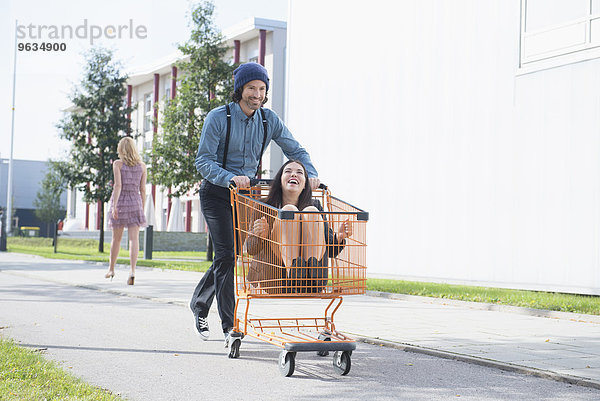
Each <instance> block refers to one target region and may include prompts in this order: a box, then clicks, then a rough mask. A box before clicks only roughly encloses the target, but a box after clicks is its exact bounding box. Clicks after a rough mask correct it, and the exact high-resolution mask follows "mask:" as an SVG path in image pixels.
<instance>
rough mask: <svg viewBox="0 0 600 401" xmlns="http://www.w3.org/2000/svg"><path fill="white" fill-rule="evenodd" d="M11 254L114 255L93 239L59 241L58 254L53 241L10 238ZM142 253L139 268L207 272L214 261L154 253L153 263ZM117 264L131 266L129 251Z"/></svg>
mask: <svg viewBox="0 0 600 401" xmlns="http://www.w3.org/2000/svg"><path fill="white" fill-rule="evenodd" d="M6 247H7V250H8V251H9V252H18V253H27V254H31V255H38V256H43V257H45V258H50V259H69V260H87V261H93V262H106V263H108V257H109V252H110V243H105V244H104V253H100V252H98V241H97V240H92V239H75V238H59V239H58V246H57V253H54V247H53V246H52V238H25V237H9V238H8V240H7V244H6ZM142 257H143V252H140V255H139V258H138V262H137V265H138V266H148V267H158V268H162V269H173V270H188V271H200V272H203V271H206V270H208V268H209V267H210V262H206V261H205V259H206V254H205V253H204V252H152V258H153V259H152V260H146V259H143V258H142ZM156 259H197V261H188V260H185V261H177V260H166V261H165V260H156ZM117 263H120V264H129V251H127V250H125V249H121V251H120V252H119V258H118V259H117Z"/></svg>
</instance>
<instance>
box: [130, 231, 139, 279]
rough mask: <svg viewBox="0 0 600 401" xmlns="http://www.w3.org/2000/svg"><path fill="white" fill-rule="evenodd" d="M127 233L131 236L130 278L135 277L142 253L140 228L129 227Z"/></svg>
mask: <svg viewBox="0 0 600 401" xmlns="http://www.w3.org/2000/svg"><path fill="white" fill-rule="evenodd" d="M127 231H128V235H129V264H130V267H129V268H130V270H129V277H135V266H136V264H137V259H138V254H139V252H140V227H139V226H129V227H127Z"/></svg>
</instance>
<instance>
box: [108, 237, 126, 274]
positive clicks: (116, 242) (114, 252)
mask: <svg viewBox="0 0 600 401" xmlns="http://www.w3.org/2000/svg"><path fill="white" fill-rule="evenodd" d="M112 231H113V234H112V241H111V243H110V261H109V266H108V274H111V273H112V274H113V275H114V272H115V264H116V263H117V257H118V256H119V251H120V250H121V238H123V227H114V228H113V230H112Z"/></svg>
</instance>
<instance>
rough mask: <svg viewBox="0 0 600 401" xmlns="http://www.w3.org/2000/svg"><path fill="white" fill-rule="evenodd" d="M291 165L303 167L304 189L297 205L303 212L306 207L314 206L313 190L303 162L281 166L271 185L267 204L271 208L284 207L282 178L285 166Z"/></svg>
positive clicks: (295, 161) (296, 161) (289, 161)
mask: <svg viewBox="0 0 600 401" xmlns="http://www.w3.org/2000/svg"><path fill="white" fill-rule="evenodd" d="M290 163H298V164H299V165H300V166H302V170H304V178H305V181H304V189H302V192H300V196H299V197H298V204H297V205H296V206H297V207H298V210H303V209H304V208H305V207H307V206H312V204H313V203H312V189H311V187H310V183H309V182H308V175H307V174H306V167H304V164H302V162H300V161H298V160H288V161H287V162H285V163H284V164H283V166H281V168H280V169H279V171H278V172H277V174H276V175H275V178H273V183H272V184H271V188H270V189H269V195H268V196H267V199H266V201H265V203H267V204H269V205H271V206H275V207H277V208H280V207H282V206H284V205H283V204H282V203H283V189H282V187H281V176H282V175H283V170H284V169H285V166H287V165H288V164H290Z"/></svg>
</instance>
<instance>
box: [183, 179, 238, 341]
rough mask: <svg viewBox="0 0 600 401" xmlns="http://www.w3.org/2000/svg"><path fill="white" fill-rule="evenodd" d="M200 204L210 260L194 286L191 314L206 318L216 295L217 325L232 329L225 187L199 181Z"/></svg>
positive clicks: (231, 253)
mask: <svg viewBox="0 0 600 401" xmlns="http://www.w3.org/2000/svg"><path fill="white" fill-rule="evenodd" d="M200 207H201V210H202V214H203V215H204V219H205V220H206V224H207V225H208V230H209V232H210V235H211V237H212V241H213V249H214V259H213V263H212V265H211V266H210V268H209V269H208V271H207V272H206V273H204V276H203V277H202V280H200V282H199V283H198V285H197V286H196V289H195V291H194V295H193V296H192V300H191V302H190V308H191V309H192V311H193V312H194V313H196V312H198V314H199V316H200V317H206V316H208V311H209V310H210V306H211V305H212V301H213V299H214V298H215V296H216V298H217V308H218V310H219V316H220V317H221V326H222V327H223V332H228V331H229V330H230V329H231V328H233V318H234V316H233V314H234V310H235V295H234V282H233V273H234V263H235V255H234V249H233V248H234V245H233V217H232V215H231V200H230V194H229V189H228V188H223V187H220V186H218V185H214V184H211V183H210V182H208V181H207V180H204V181H202V184H201V185H200Z"/></svg>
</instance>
